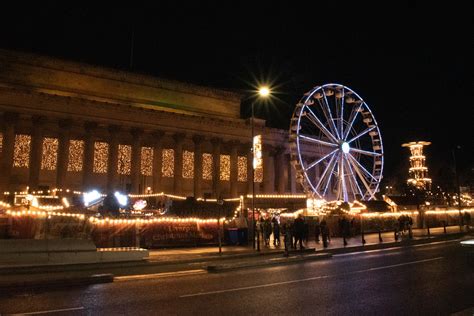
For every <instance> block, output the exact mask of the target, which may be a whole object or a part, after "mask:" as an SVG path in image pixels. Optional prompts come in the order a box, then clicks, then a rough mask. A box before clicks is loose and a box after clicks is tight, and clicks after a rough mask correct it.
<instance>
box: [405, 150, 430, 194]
mask: <svg viewBox="0 0 474 316" xmlns="http://www.w3.org/2000/svg"><path fill="white" fill-rule="evenodd" d="M430 144H431V143H430V142H425V141H419V142H410V143H406V144H403V145H402V147H408V148H410V152H411V157H410V169H408V174H409V178H408V180H407V183H408V185H410V186H414V187H416V188H417V189H421V190H431V179H430V178H428V167H426V166H425V162H426V157H425V156H424V155H423V146H428V145H430Z"/></svg>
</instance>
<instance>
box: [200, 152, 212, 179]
mask: <svg viewBox="0 0 474 316" xmlns="http://www.w3.org/2000/svg"><path fill="white" fill-rule="evenodd" d="M202 179H203V180H212V155H211V154H202Z"/></svg>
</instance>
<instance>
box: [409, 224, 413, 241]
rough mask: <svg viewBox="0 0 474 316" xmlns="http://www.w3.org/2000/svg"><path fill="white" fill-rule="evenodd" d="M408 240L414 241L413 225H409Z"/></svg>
mask: <svg viewBox="0 0 474 316" xmlns="http://www.w3.org/2000/svg"><path fill="white" fill-rule="evenodd" d="M408 238H410V239H413V231H412V230H411V225H408Z"/></svg>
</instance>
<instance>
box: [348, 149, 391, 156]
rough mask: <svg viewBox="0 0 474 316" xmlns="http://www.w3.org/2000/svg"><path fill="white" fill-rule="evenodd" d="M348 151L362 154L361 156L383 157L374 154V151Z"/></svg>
mask: <svg viewBox="0 0 474 316" xmlns="http://www.w3.org/2000/svg"><path fill="white" fill-rule="evenodd" d="M350 150H351V151H354V152H356V153H359V154H362V155H368V156H374V157H377V156H382V155H383V154H382V153H376V152H374V151H367V150H362V149H358V148H351V149H350Z"/></svg>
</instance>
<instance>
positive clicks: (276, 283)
mask: <svg viewBox="0 0 474 316" xmlns="http://www.w3.org/2000/svg"><path fill="white" fill-rule="evenodd" d="M443 258H444V257H436V258H431V259H424V260H417V261H410V262H404V263H398V264H392V265H388V266H382V267H375V268H369V269H364V270H357V271H352V272H347V273H340V274H334V275H320V276H316V277H311V278H306V279H298V280H291V281H283V282H275V283H268V284H261V285H253V286H245V287H237V288H233V289H226V290H219V291H210V292H201V293H194V294H186V295H181V296H180V298H185V297H194V296H204V295H211V294H220V293H228V292H237V291H245V290H251V289H260V288H266V287H273V286H279V285H285V284H293V283H300V282H308V281H314V280H320V279H327V278H332V277H339V276H344V275H350V274H357V273H364V272H370V271H376V270H384V269H391V268H396V267H401V266H407V265H412V264H417V263H423V262H430V261H436V260H441V259H443Z"/></svg>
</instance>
